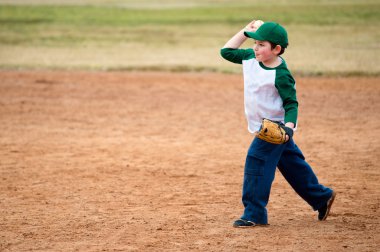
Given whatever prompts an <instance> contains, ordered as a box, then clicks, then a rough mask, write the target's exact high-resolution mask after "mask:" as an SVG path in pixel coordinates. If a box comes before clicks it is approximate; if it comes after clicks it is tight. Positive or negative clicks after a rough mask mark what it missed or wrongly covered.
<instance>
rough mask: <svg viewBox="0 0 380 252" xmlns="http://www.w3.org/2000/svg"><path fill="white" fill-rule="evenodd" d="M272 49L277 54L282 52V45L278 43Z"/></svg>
mask: <svg viewBox="0 0 380 252" xmlns="http://www.w3.org/2000/svg"><path fill="white" fill-rule="evenodd" d="M272 51H273V52H274V53H275V54H276V55H278V54H280V52H281V46H280V45H276V46H275V48H273V49H272Z"/></svg>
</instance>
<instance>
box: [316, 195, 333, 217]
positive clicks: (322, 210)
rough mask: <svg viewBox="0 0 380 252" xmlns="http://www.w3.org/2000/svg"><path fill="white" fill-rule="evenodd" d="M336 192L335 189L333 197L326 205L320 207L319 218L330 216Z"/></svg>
mask: <svg viewBox="0 0 380 252" xmlns="http://www.w3.org/2000/svg"><path fill="white" fill-rule="evenodd" d="M335 196H336V193H335V192H334V191H333V193H332V195H331V198H330V199H329V200H328V201H327V203H326V205H324V206H323V207H321V208H320V209H318V220H320V221H324V220H326V219H327V216H329V213H330V209H331V206H332V204H333V203H334V199H335Z"/></svg>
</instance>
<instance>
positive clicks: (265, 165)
mask: <svg viewBox="0 0 380 252" xmlns="http://www.w3.org/2000/svg"><path fill="white" fill-rule="evenodd" d="M276 167H278V169H279V170H280V172H281V173H282V175H283V176H284V177H285V179H286V180H287V181H288V183H289V184H290V185H291V186H292V187H293V189H294V190H295V191H296V192H297V193H298V195H300V196H301V198H303V199H304V200H305V201H306V202H307V203H308V204H309V205H310V206H311V207H312V208H313V209H314V210H317V209H319V208H321V207H322V206H323V205H324V204H326V202H327V201H328V200H329V199H330V197H331V196H332V190H331V189H330V188H327V187H325V186H323V185H321V184H319V182H318V179H317V177H316V176H315V174H314V172H313V170H312V169H311V167H310V166H309V164H308V163H307V162H306V161H305V158H304V156H303V155H302V152H301V150H300V149H299V148H298V147H297V145H296V144H295V143H294V141H293V140H290V141H289V142H287V143H286V144H281V145H277V144H271V143H268V142H265V141H263V140H261V139H259V138H257V137H256V138H255V139H254V140H253V142H252V144H251V146H250V147H249V150H248V154H247V159H246V163H245V168H244V182H243V197H242V200H243V205H244V207H245V209H244V214H243V216H242V217H241V218H242V219H244V220H249V221H253V222H255V223H257V224H268V215H267V209H266V206H267V204H268V200H269V194H270V189H271V186H272V182H273V179H274V175H275V171H276Z"/></svg>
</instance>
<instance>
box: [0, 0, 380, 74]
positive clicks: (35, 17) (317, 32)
mask: <svg viewBox="0 0 380 252" xmlns="http://www.w3.org/2000/svg"><path fill="white" fill-rule="evenodd" d="M276 2H280V3H279V4H278V3H276ZM48 4H49V5H48ZM378 13H380V2H379V1H366V0H364V1H324V0H321V1H290V0H285V1H274V0H273V1H272V0H271V1H266V2H265V4H264V2H259V1H244V0H241V1H216V0H214V1H200V0H198V1H196V0H193V1H186V2H185V1H182V2H180V1H173V0H172V1H170V0H164V1H155V2H152V1H147V0H144V1H139V2H137V1H116V0H113V1H105V0H103V1H102V0H96V1H89V0H87V1H83V2H81V5H78V4H77V3H76V1H62V0H61V1H43V0H40V1H38V0H34V1H33V0H32V1H26V0H24V1H22V0H21V1H6V0H0V68H3V69H13V68H17V69H20V68H21V69H36V68H37V69H39V68H48V69H102V70H113V69H122V70H139V69H140V70H146V69H148V70H149V69H154V70H172V71H186V70H195V71H203V70H207V71H222V72H238V71H240V66H238V65H231V64H229V63H228V62H225V61H224V60H222V59H221V57H220V56H219V49H220V48H221V47H222V46H223V45H224V43H225V42H226V41H227V40H228V39H229V38H230V37H231V36H232V35H233V34H235V33H236V32H237V31H238V30H240V29H241V28H242V27H244V26H245V25H246V23H248V22H249V21H250V20H252V19H262V20H264V21H269V20H273V21H277V22H279V23H281V24H283V25H284V26H285V27H286V28H287V29H288V33H289V40H290V47H289V48H288V49H287V51H286V53H285V55H284V57H285V59H286V60H287V62H288V65H289V66H290V68H291V70H292V71H293V72H295V73H298V74H310V75H335V74H338V75H379V73H380V67H379V65H377V64H376V63H377V62H378V61H379V60H380V56H379V55H380V54H379V48H380V44H379V41H380V31H379V29H378V26H379V24H380V18H379V15H378ZM252 42H253V41H247V42H246V43H245V44H244V47H249V46H251V45H252Z"/></svg>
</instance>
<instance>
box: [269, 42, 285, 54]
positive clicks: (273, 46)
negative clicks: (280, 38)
mask: <svg viewBox="0 0 380 252" xmlns="http://www.w3.org/2000/svg"><path fill="white" fill-rule="evenodd" d="M268 42H269V43H270V47H271V48H272V50H273V49H274V48H275V47H276V46H277V44H275V43H273V42H270V41H268ZM279 46H281V45H279ZM284 52H285V48H284V47H282V46H281V51H280V53H279V54H278V55H277V56H280V55H281V54H283V53H284Z"/></svg>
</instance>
